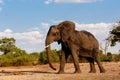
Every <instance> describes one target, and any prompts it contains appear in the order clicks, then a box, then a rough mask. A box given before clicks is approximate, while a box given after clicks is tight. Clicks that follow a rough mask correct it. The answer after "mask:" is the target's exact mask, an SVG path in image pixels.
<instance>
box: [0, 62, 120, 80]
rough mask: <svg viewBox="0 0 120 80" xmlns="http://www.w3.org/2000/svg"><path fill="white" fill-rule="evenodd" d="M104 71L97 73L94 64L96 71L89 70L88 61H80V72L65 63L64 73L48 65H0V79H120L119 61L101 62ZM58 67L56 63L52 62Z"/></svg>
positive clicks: (70, 64)
mask: <svg viewBox="0 0 120 80" xmlns="http://www.w3.org/2000/svg"><path fill="white" fill-rule="evenodd" d="M102 64H103V66H104V68H105V69H106V73H99V70H98V66H97V65H96V70H97V72H96V73H88V72H89V64H88V63H80V64H79V65H80V68H81V71H82V73H79V74H73V72H74V66H73V64H72V63H67V64H66V67H65V72H66V73H65V74H57V71H53V70H51V69H50V67H49V65H37V66H21V67H1V68H0V80H120V62H104V63H102ZM53 65H54V66H55V67H56V68H59V64H58V63H54V64H53Z"/></svg>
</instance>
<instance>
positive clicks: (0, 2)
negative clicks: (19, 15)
mask: <svg viewBox="0 0 120 80" xmlns="http://www.w3.org/2000/svg"><path fill="white" fill-rule="evenodd" d="M2 3H3V0H0V5H1V4H2ZM1 11H2V7H1V6H0V12H1Z"/></svg>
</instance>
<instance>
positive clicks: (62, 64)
mask: <svg viewBox="0 0 120 80" xmlns="http://www.w3.org/2000/svg"><path fill="white" fill-rule="evenodd" d="M65 63H66V59H65V52H64V51H62V54H61V58H60V69H59V71H58V74H63V73H64V68H65Z"/></svg>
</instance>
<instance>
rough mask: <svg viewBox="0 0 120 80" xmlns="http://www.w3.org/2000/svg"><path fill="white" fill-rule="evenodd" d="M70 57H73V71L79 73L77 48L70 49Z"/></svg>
mask: <svg viewBox="0 0 120 80" xmlns="http://www.w3.org/2000/svg"><path fill="white" fill-rule="evenodd" d="M72 58H73V62H74V67H75V72H74V73H80V72H81V70H80V67H79V60H78V55H77V50H75V48H73V49H72Z"/></svg>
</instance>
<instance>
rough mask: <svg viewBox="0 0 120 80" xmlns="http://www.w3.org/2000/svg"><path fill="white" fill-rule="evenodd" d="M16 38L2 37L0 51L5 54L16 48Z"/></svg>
mask: <svg viewBox="0 0 120 80" xmlns="http://www.w3.org/2000/svg"><path fill="white" fill-rule="evenodd" d="M16 48H17V47H16V46H15V39H14V38H6V37H5V38H3V39H0V51H1V52H3V53H4V54H7V53H9V52H12V51H14V50H15V49H16Z"/></svg>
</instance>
